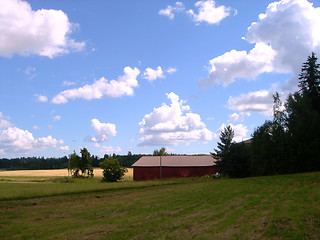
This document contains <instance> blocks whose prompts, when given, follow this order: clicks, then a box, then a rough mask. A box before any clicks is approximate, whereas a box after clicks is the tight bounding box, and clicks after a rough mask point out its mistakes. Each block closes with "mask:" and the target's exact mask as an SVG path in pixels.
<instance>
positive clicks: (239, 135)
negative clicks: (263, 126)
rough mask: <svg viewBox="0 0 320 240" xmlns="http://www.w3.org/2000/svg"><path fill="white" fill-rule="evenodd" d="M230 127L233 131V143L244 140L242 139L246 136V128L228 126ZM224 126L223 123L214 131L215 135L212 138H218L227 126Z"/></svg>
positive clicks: (238, 125)
mask: <svg viewBox="0 0 320 240" xmlns="http://www.w3.org/2000/svg"><path fill="white" fill-rule="evenodd" d="M228 125H230V126H231V128H232V129H233V131H234V137H233V141H235V142H241V141H243V140H244V138H245V137H246V136H247V132H248V129H247V126H245V125H243V124H237V125H233V124H232V123H230V124H228ZM228 125H225V124H224V123H223V124H222V125H221V126H220V127H219V128H218V130H217V131H216V133H215V134H214V138H219V137H220V134H221V132H222V131H223V130H224V129H225V128H226V127H227V126H228Z"/></svg>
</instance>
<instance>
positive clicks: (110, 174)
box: [100, 157, 128, 182]
mask: <svg viewBox="0 0 320 240" xmlns="http://www.w3.org/2000/svg"><path fill="white" fill-rule="evenodd" d="M100 167H101V168H102V169H103V180H104V181H106V182H116V181H118V180H120V179H121V178H122V177H123V176H124V174H125V173H126V172H128V170H127V169H126V168H124V167H122V166H121V165H120V164H119V161H118V160H117V159H116V158H113V157H110V158H105V159H104V161H103V162H101V163H100Z"/></svg>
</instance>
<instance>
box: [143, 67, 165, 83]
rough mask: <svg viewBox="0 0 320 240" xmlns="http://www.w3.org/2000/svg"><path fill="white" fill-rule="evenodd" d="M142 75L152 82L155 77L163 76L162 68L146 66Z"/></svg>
mask: <svg viewBox="0 0 320 240" xmlns="http://www.w3.org/2000/svg"><path fill="white" fill-rule="evenodd" d="M143 77H144V78H145V79H148V80H149V81H150V82H152V81H154V80H156V79H157V78H165V75H163V71H162V68H161V67H160V66H158V67H157V69H152V68H146V70H145V71H144V72H143Z"/></svg>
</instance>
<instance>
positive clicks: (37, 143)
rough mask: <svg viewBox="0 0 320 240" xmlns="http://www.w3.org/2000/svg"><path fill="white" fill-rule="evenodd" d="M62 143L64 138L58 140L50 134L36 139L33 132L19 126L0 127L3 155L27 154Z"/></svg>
mask: <svg viewBox="0 0 320 240" xmlns="http://www.w3.org/2000/svg"><path fill="white" fill-rule="evenodd" d="M60 144H63V140H57V139H55V138H53V137H52V136H50V135H49V136H47V137H41V138H38V139H35V138H34V137H33V135H32V133H30V132H29V131H27V130H22V129H19V128H17V127H7V128H4V129H0V153H1V154H2V155H3V156H7V155H10V154H12V153H18V154H27V153H30V152H36V151H40V150H44V149H47V148H55V147H56V146H57V145H60Z"/></svg>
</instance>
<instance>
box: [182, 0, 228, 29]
mask: <svg viewBox="0 0 320 240" xmlns="http://www.w3.org/2000/svg"><path fill="white" fill-rule="evenodd" d="M195 6H196V7H197V8H198V13H195V12H194V11H193V10H189V11H187V13H188V14H189V15H191V16H192V18H193V20H194V21H195V22H207V23H209V24H217V23H219V22H220V21H221V20H222V19H224V18H226V17H228V16H229V15H230V11H231V8H229V7H226V6H223V5H222V6H219V7H217V6H216V2H215V1H214V0H207V1H198V2H196V3H195Z"/></svg>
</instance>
